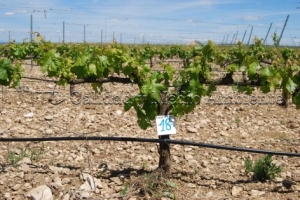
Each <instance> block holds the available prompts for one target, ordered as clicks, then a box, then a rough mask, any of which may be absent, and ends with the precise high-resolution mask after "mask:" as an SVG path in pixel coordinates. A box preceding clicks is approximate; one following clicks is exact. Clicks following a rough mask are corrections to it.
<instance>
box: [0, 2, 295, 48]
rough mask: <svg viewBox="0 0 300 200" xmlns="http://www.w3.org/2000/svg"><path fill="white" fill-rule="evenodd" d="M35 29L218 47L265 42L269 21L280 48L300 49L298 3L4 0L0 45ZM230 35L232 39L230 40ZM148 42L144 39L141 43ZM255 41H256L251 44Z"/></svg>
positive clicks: (78, 38) (70, 36) (72, 37)
mask: <svg viewBox="0 0 300 200" xmlns="http://www.w3.org/2000/svg"><path fill="white" fill-rule="evenodd" d="M31 15H32V17H33V31H37V32H40V33H41V34H42V35H43V36H45V38H46V40H50V41H52V42H59V41H62V39H63V22H65V41H66V42H82V41H83V39H84V25H85V36H86V37H85V39H86V41H87V42H101V30H102V41H103V42H105V41H107V42H111V41H112V38H113V35H114V36H115V38H116V40H117V42H122V43H134V42H135V43H142V42H143V41H144V42H145V43H179V44H181V43H189V42H190V41H193V40H198V41H201V42H206V41H207V40H208V39H211V40H213V41H214V42H215V43H222V42H223V41H226V40H227V43H231V41H232V40H233V37H234V34H236V33H238V34H237V38H236V40H242V39H243V36H244V33H245V31H247V32H246V35H245V38H244V43H247V42H248V39H249V35H250V31H251V27H252V26H253V33H252V38H254V37H255V36H257V37H259V38H265V36H266V34H267V32H268V29H269V26H270V24H271V23H273V24H272V28H271V30H270V34H269V36H268V38H267V44H272V43H273V42H272V38H271V37H272V34H273V33H274V32H275V31H276V32H277V34H278V35H280V33H281V31H282V28H283V26H284V22H285V20H286V18H287V16H288V15H289V20H288V23H287V26H286V29H285V31H284V34H283V37H282V40H281V44H282V45H286V44H288V45H297V46H299V45H300V0H264V1H263V0H243V1H242V0H184V1H179V0H172V1H171V0H161V1H158V0H148V1H141V0H139V1H138V0H122V1H117V0H110V1H108V0H85V1H83V0H80V1H79V0H65V1H63V0H39V1H35V0H6V1H3V0H0V41H1V42H6V41H8V39H9V33H10V38H11V39H15V40H16V41H17V42H21V41H22V40H23V39H24V38H29V31H30V16H31ZM227 37H228V39H227ZM143 38H144V40H143ZM251 41H252V40H251Z"/></svg>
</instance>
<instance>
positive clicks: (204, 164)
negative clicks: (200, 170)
mask: <svg viewBox="0 0 300 200" xmlns="http://www.w3.org/2000/svg"><path fill="white" fill-rule="evenodd" d="M208 163H209V162H208V161H207V160H202V161H201V166H202V167H205V168H206V167H208Z"/></svg>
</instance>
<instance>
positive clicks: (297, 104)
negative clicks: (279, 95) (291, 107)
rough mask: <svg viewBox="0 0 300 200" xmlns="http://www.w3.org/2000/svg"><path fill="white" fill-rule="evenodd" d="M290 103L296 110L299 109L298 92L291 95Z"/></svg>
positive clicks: (299, 97)
mask: <svg viewBox="0 0 300 200" xmlns="http://www.w3.org/2000/svg"><path fill="white" fill-rule="evenodd" d="M292 102H293V103H294V104H295V105H296V109H300V91H298V92H297V93H296V94H294V95H293V97H292Z"/></svg>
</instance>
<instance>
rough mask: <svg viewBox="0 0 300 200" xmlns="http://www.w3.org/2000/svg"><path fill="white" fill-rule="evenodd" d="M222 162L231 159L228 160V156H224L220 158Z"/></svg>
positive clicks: (227, 161)
mask: <svg viewBox="0 0 300 200" xmlns="http://www.w3.org/2000/svg"><path fill="white" fill-rule="evenodd" d="M220 162H221V163H229V160H228V158H227V157H225V156H222V157H221V158H220Z"/></svg>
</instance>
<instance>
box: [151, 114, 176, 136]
mask: <svg viewBox="0 0 300 200" xmlns="http://www.w3.org/2000/svg"><path fill="white" fill-rule="evenodd" d="M156 128H157V135H172V134H176V128H175V119H174V117H173V116H171V115H167V116H163V115H162V116H156Z"/></svg>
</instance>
